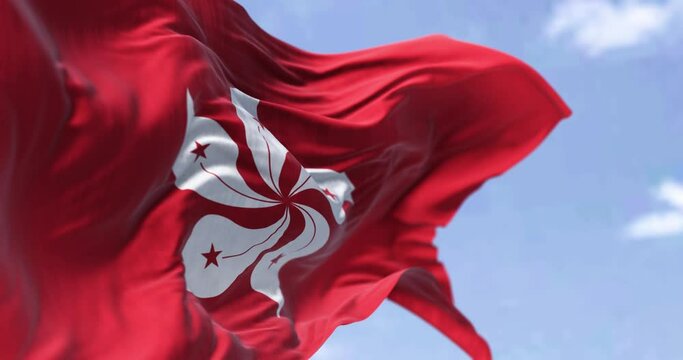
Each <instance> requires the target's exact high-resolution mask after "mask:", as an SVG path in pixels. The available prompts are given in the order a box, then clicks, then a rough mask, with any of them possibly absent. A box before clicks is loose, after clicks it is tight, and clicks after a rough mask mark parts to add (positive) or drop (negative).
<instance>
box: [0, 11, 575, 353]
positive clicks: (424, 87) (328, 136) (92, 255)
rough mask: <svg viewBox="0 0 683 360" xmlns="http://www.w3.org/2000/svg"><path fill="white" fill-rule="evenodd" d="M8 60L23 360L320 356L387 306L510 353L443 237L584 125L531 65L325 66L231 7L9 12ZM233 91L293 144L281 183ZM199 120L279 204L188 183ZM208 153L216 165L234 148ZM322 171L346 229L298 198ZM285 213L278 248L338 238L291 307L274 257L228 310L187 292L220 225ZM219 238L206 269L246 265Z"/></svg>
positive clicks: (2, 35) (4, 172)
mask: <svg viewBox="0 0 683 360" xmlns="http://www.w3.org/2000/svg"><path fill="white" fill-rule="evenodd" d="M0 54H3V56H1V57H0V122H1V125H2V129H3V130H2V131H0V199H1V201H0V319H1V320H2V322H1V323H2V325H0V330H1V331H0V333H2V334H3V336H1V337H0V355H2V356H1V357H2V358H29V359H45V358H75V359H76V358H83V359H86V358H112V359H120V358H141V359H142V358H145V359H156V358H159V359H168V358H179V359H180V358H182V359H205V358H215V359H219V358H221V359H223V358H226V359H243V358H266V359H268V358H278V359H290V358H291V359H297V358H306V357H310V356H311V355H312V354H313V353H315V351H316V350H317V349H318V348H319V347H320V346H321V345H322V344H323V342H324V341H325V340H326V339H327V338H328V337H329V336H330V335H331V333H332V332H333V331H334V329H335V328H336V327H337V326H339V325H343V324H348V323H352V322H356V321H359V320H362V319H364V318H366V317H368V316H369V315H370V314H371V313H372V312H373V311H374V310H375V309H376V308H377V307H378V306H379V305H380V304H381V302H382V301H384V300H385V299H386V298H389V299H391V300H393V301H395V302H397V303H399V304H400V305H402V306H403V307H405V308H406V309H408V310H410V311H412V312H414V313H416V314H417V315H419V316H420V317H422V318H423V319H424V320H426V321H428V322H429V323H431V324H432V325H434V326H435V327H436V328H437V329H439V330H440V331H442V332H443V333H444V334H445V335H446V336H448V337H449V338H450V339H451V340H452V341H453V342H455V343H456V344H458V345H459V346H460V347H461V348H462V349H463V350H464V351H465V352H467V353H468V354H469V355H470V356H471V357H472V358H473V359H477V360H486V359H490V358H491V352H490V350H489V347H488V345H487V344H486V342H485V341H484V340H483V339H482V337H481V336H479V334H478V333H477V332H476V331H475V329H474V327H473V326H472V325H471V324H470V322H469V321H468V320H467V319H466V318H465V316H463V314H462V313H460V311H458V309H457V308H456V307H455V306H454V304H453V298H452V295H451V289H450V284H449V280H448V276H447V273H446V271H445V269H444V267H443V266H442V264H441V263H440V262H439V261H438V259H437V249H436V248H435V247H434V246H433V244H432V240H433V238H434V234H435V229H436V227H439V226H444V225H446V224H447V223H448V222H449V221H450V219H451V218H452V217H453V215H454V213H455V212H456V210H457V209H458V207H459V206H460V205H461V203H462V202H463V201H464V200H465V199H466V198H467V197H468V196H469V195H470V194H471V193H472V192H473V191H475V190H476V189H477V188H478V187H479V186H481V184H482V183H483V182H484V181H486V180H487V179H489V178H491V177H494V176H497V175H499V174H501V173H502V172H504V171H505V170H507V169H508V168H510V167H511V166H513V165H514V164H515V163H517V162H518V161H520V160H521V159H522V158H523V157H524V156H526V155H527V154H528V153H529V152H531V151H532V150H533V149H534V148H535V147H536V146H537V145H538V144H539V143H540V142H541V141H542V140H543V139H544V138H545V137H546V135H547V134H548V133H549V132H550V131H551V130H552V129H553V128H554V126H555V125H556V124H557V123H558V122H559V121H560V120H561V119H562V118H565V117H567V116H568V115H569V114H570V111H569V109H568V108H567V106H566V105H565V104H564V103H563V101H562V100H561V99H560V98H559V96H558V95H557V94H556V93H555V92H554V91H553V90H552V88H551V87H550V86H549V85H548V84H547V83H546V82H545V81H544V80H543V78H542V77H541V76H540V75H539V74H537V73H536V72H535V71H534V70H533V69H531V68H530V67H529V66H527V65H526V64H524V63H522V62H521V61H519V60H517V59H515V58H513V57H511V56H509V55H506V54H503V53H500V52H497V51H495V50H491V49H487V48H484V47H480V46H477V45H472V44H467V43H463V42H459V41H455V40H452V39H450V38H447V37H444V36H430V37H425V38H421V39H417V40H412V41H406V42H401V43H397V44H393V45H388V46H382V47H378V48H373V49H368V50H362V51H356V52H350V53H344V54H334V55H321V54H313V53H309V52H306V51H303V50H300V49H297V48H295V47H293V46H291V45H288V44H286V43H284V42H281V41H279V40H277V39H275V38H273V37H271V36H270V35H268V34H267V33H265V32H264V31H262V30H261V29H260V28H258V26H256V25H255V24H254V23H253V22H252V20H251V19H250V18H249V17H248V15H247V14H246V12H245V11H244V10H243V9H242V8H241V7H240V6H239V5H238V4H236V3H234V2H231V1H215V0H192V1H134V0H127V1H117V2H112V3H106V4H104V3H100V2H97V3H95V2H87V1H77V0H66V1H59V2H54V1H46V0H45V1H38V0H35V1H20V0H11V1H8V0H2V1H1V2H0ZM232 88H235V89H239V91H241V92H243V93H244V94H247V95H249V96H251V97H253V98H256V99H259V100H260V102H259V103H258V107H257V114H254V117H257V118H258V126H259V128H258V131H266V130H264V129H267V130H268V131H269V132H270V133H272V135H273V136H274V137H275V138H276V139H277V140H278V141H279V143H281V144H282V145H283V146H284V148H286V149H287V150H288V153H287V156H286V158H284V160H283V161H284V163H283V165H282V169H281V170H282V175H281V177H280V178H279V182H278V181H275V180H272V179H271V182H270V183H269V182H268V179H267V177H263V176H261V175H259V172H258V171H257V167H258V163H259V161H260V160H258V156H257V151H256V150H254V147H253V145H250V144H249V141H250V140H249V136H250V135H249V134H250V133H249V130H248V129H247V128H246V125H244V124H245V123H243V121H247V120H243V121H241V120H240V118H238V115H237V113H238V112H239V106H240V105H239V104H236V103H235V100H234V99H235V98H233V97H231V89H232ZM188 96H189V97H191V98H192V100H193V105H192V106H190V107H189V108H188V107H187V106H186V105H187V101H186V100H187V99H188ZM188 109H193V110H192V111H194V112H195V115H196V117H202V118H208V119H210V120H211V121H212V123H214V122H215V123H216V124H218V126H219V127H220V128H221V129H222V131H224V132H225V133H226V134H228V137H229V138H230V139H231V140H230V141H233V142H234V144H236V145H235V146H236V149H239V153H238V154H237V155H235V156H236V160H235V161H236V173H237V174H238V175H239V177H241V178H242V179H244V181H245V182H246V184H247V185H248V186H249V187H250V188H251V189H253V190H254V191H255V192H256V193H259V194H263V196H264V197H267V198H268V199H271V198H277V199H278V200H277V201H276V202H274V203H273V204H275V205H273V206H272V207H262V208H241V207H239V206H236V205H225V204H221V203H220V202H216V201H212V200H211V199H208V200H207V198H206V196H204V195H202V194H201V193H200V191H198V190H197V191H193V190H188V189H181V188H180V187H179V185H178V182H179V180H178V176H177V175H176V174H175V173H174V171H173V167H174V164H175V163H177V161H178V160H177V158H178V157H179V156H182V155H183V151H184V150H183V148H182V146H181V144H183V143H184V142H183V141H184V139H185V138H186V137H187V136H188V131H186V122H188V121H200V120H188V117H189V112H190V110H188ZM193 119H194V118H193ZM202 121H203V120H202ZM255 124H256V123H255ZM259 134H260V133H259ZM224 138H227V137H225V136H224ZM222 139H223V138H222ZM264 139H265V137H264ZM221 141H224V140H221ZM225 141H227V140H225ZM258 141H261V140H260V138H259V139H258ZM273 144H274V143H273V142H270V143H269V145H268V147H267V150H268V156H269V157H268V164H269V166H270V169H271V174H270V176H271V177H273V176H274V175H273V174H272V171H273V170H272V169H273V165H272V164H271V162H272V161H271V160H272V159H271V157H270V155H271V151H272V152H273V153H272V154H273V156H275V151H276V149H275V148H274V147H273V146H274V145H273ZM199 145H202V144H198V146H199ZM203 145H204V146H205V147H204V148H203V149H204V150H202V148H198V149H199V150H195V152H194V153H193V156H195V155H196V158H195V162H196V164H204V163H202V161H208V160H205V156H200V155H206V154H204V153H202V151H206V153H207V154H208V155H206V156H208V157H211V156H213V155H212V154H214V153H211V152H210V151H215V149H216V148H217V147H218V145H217V144H216V143H213V144H212V145H213V148H212V147H211V145H208V147H207V145H206V144H203ZM198 152H199V153H201V154H199V153H198ZM273 159H275V157H273ZM273 161H274V160H273ZM193 164H194V163H193ZM196 164H195V165H196ZM207 164H208V163H207ZM192 166H194V165H192ZM207 166H208V165H207ZM302 167H303V168H305V169H328V170H326V171H333V172H334V173H335V174H342V173H343V174H345V175H346V176H347V177H348V180H349V181H350V183H352V184H353V188H354V190H353V192H352V197H353V200H352V201H349V202H345V203H344V209H345V214H346V217H345V219H344V221H343V222H342V223H341V224H339V223H338V222H337V221H335V218H334V216H335V214H336V213H335V210H334V209H335V208H334V206H333V205H331V204H332V203H333V200H335V201H336V200H337V199H336V198H337V197H338V196H339V197H341V193H330V192H329V190H328V189H327V188H324V187H322V186H320V187H319V189H318V188H310V189H308V188H307V190H305V191H302V192H300V193H298V194H295V193H296V191H295V190H296V185H297V184H298V183H296V181H297V176H298V174H299V169H301V168H302ZM278 171H279V170H278ZM207 173H208V171H207ZM292 174H294V175H292ZM302 174H305V173H302ZM204 175H205V176H208V175H206V174H204ZM209 178H210V177H209ZM216 178H217V179H218V177H216ZM214 180H215V179H214ZM212 181H213V180H212ZM221 181H222V180H221ZM226 181H227V180H226ZM311 181H312V180H311ZM316 181H318V183H319V184H322V182H320V181H319V180H316ZM223 183H225V181H223ZM219 185H220V184H219ZM271 185H272V187H271ZM286 192H289V193H291V194H292V195H291V196H289V195H286V194H285V193H286ZM278 196H280V197H278ZM260 201H261V202H267V201H266V200H260ZM293 204H306V206H307V207H305V208H304V207H302V206H300V205H293ZM264 206H265V205H264ZM306 209H315V210H316V211H318V212H319V213H320V214H321V216H322V218H324V219H325V221H324V222H320V221H319V220H316V221H318V222H315V221H314V218H313V216H312V215H311V213H310V212H306V211H304V210H306ZM283 211H284V212H285V213H286V214H287V215H286V217H285V218H283V219H284V220H282V224H285V223H286V224H287V226H284V227H282V229H283V230H282V233H278V234H279V235H278V236H280V237H279V238H278V239H276V240H277V242H276V243H274V245H272V247H271V248H270V249H269V250H268V251H274V252H276V251H277V250H278V249H284V248H285V246H286V244H287V243H288V242H292V241H296V239H297V236H299V235H300V234H303V233H304V232H305V231H308V230H305V229H308V228H310V226H311V225H310V224H314V226H318V227H317V228H316V230H315V231H318V232H319V233H322V231H323V229H322V228H321V227H320V224H323V225H324V226H329V236H328V237H327V238H323V237H322V235H319V236H321V237H320V239H322V240H325V243H324V246H322V247H321V248H320V249H319V250H317V251H315V252H313V253H312V254H309V255H306V256H302V257H299V258H296V259H292V260H291V261H289V262H287V263H286V265H283V267H282V268H281V269H280V270H279V274H278V277H277V279H279V287H280V290H281V293H282V296H283V300H282V304H280V307H281V309H280V312H279V313H278V308H279V305H278V302H277V301H274V300H273V299H274V297H273V296H271V297H269V296H268V295H264V293H262V292H259V291H255V288H258V286H257V285H255V283H254V281H255V280H254V279H255V275H252V273H255V272H256V269H258V267H259V265H258V262H259V261H261V259H265V256H266V253H267V252H268V251H263V252H261V253H259V254H258V256H257V257H256V260H254V261H253V262H252V263H249V264H248V266H246V268H245V269H244V271H242V272H241V273H240V274H239V276H237V277H236V278H235V280H234V281H233V282H232V283H231V284H230V285H229V286H228V288H227V289H225V291H222V292H221V293H220V294H219V295H216V296H210V297H206V296H197V295H196V294H193V293H192V292H190V291H188V290H187V287H188V285H187V284H186V270H188V269H189V266H190V265H188V263H187V262H186V261H184V257H183V256H182V255H181V252H183V251H184V250H183V249H186V248H187V245H186V244H187V243H188V242H189V241H190V240H189V239H191V238H192V236H193V235H191V234H192V232H193V228H194V227H195V226H197V224H198V223H199V222H200V221H201V219H204V218H205V217H206V216H207V215H216V216H218V217H220V218H221V219H230V221H231V222H234V223H235V224H238V225H239V226H241V228H244V229H247V230H244V231H245V233H247V232H248V231H251V230H253V229H260V228H264V227H265V226H269V225H270V224H273V223H274V221H275V219H278V218H279V217H280V214H281V213H282V212H283ZM315 224H317V225H315ZM273 234H274V233H273ZM312 234H313V235H311V236H312V237H311V240H310V241H309V243H312V242H313V241H314V240H315V239H316V236H318V235H315V234H318V233H315V232H313V233H312ZM219 235H220V238H219V239H216V240H215V241H214V242H212V243H211V244H212V247H211V249H209V248H208V247H206V252H204V250H202V254H208V255H201V256H204V257H205V258H206V259H207V260H206V261H207V262H206V264H204V263H201V264H200V265H201V266H200V267H199V268H197V271H198V272H200V271H204V270H206V269H208V270H207V271H213V270H216V269H218V268H219V267H220V266H225V265H224V264H225V263H221V262H219V261H224V260H220V259H222V258H216V259H215V260H214V261H215V263H213V262H212V261H211V260H210V257H212V256H213V257H216V256H217V255H216V254H217V251H221V252H222V253H221V254H222V255H221V256H224V255H225V254H227V253H228V248H226V247H225V246H228V245H225V244H228V243H230V241H232V238H231V235H232V234H231V233H221V234H219ZM316 241H317V240H316ZM214 245H215V247H214ZM308 245H309V244H305V246H308ZM221 246H223V247H221ZM254 246H256V245H254ZM296 250H297V251H299V250H300V249H296ZM188 251H189V250H188ZM245 251H246V250H245ZM281 255H283V256H284V255H287V254H284V253H283V254H281ZM188 256H190V255H188ZM197 256H200V254H197ZM198 258H199V259H203V258H200V257H198ZM277 261H278V259H273V260H272V264H276V263H277ZM272 264H271V265H272ZM266 265H268V264H266ZM268 268H269V267H268ZM216 271H217V270H216ZM406 331H410V330H409V329H407V330H406Z"/></svg>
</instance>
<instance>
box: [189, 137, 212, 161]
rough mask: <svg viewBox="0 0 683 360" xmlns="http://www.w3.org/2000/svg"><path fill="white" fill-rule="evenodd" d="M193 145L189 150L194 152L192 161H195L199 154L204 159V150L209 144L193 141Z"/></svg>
mask: <svg viewBox="0 0 683 360" xmlns="http://www.w3.org/2000/svg"><path fill="white" fill-rule="evenodd" d="M194 145H195V148H194V150H192V151H190V152H191V153H193V154H195V157H194V161H197V159H199V157H200V156H201V157H203V158H204V159H206V153H205V152H204V151H206V148H208V147H209V145H211V144H206V145H202V144H200V143H199V142H197V141H195V142H194Z"/></svg>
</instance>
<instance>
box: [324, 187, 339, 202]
mask: <svg viewBox="0 0 683 360" xmlns="http://www.w3.org/2000/svg"><path fill="white" fill-rule="evenodd" d="M323 193H325V195H327V196H329V197H331V198H332V200H337V195H335V194H333V193H332V192H331V191H330V189H328V188H324V189H323Z"/></svg>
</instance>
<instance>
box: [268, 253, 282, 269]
mask: <svg viewBox="0 0 683 360" xmlns="http://www.w3.org/2000/svg"><path fill="white" fill-rule="evenodd" d="M284 256H285V254H278V256H276V257H275V258H273V260H270V265H268V268H270V267H271V266H273V265H275V264H277V262H278V261H280V259H282V258H283V257H284Z"/></svg>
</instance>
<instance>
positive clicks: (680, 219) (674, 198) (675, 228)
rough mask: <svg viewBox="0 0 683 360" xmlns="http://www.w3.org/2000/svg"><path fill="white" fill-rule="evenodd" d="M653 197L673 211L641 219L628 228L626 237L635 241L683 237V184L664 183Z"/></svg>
mask: <svg viewBox="0 0 683 360" xmlns="http://www.w3.org/2000/svg"><path fill="white" fill-rule="evenodd" d="M653 195H654V197H655V198H656V199H658V200H660V201H662V202H666V203H668V204H669V205H670V206H671V207H672V209H668V210H664V211H657V212H652V213H649V214H645V215H643V216H641V217H639V218H638V219H636V220H635V221H633V222H632V223H631V224H629V225H628V226H627V227H626V235H627V236H628V237H630V238H633V239H643V238H657V237H665V236H674V235H683V184H681V183H678V182H676V181H674V180H666V181H663V182H662V183H661V184H660V185H659V186H658V187H657V189H655V190H654V194H653Z"/></svg>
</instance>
